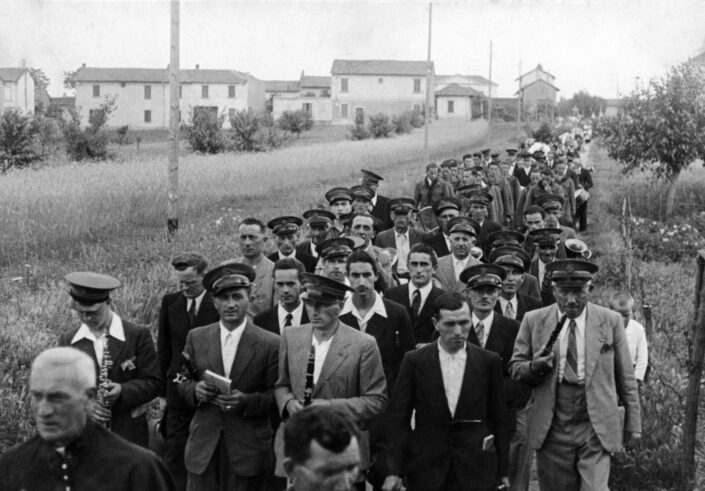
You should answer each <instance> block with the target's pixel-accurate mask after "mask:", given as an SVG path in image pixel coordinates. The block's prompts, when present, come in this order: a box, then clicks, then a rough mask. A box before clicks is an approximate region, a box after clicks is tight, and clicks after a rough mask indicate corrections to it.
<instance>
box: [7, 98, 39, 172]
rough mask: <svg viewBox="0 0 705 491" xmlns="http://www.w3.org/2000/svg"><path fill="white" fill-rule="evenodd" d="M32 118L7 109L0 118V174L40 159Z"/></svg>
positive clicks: (15, 110)
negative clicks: (36, 147)
mask: <svg viewBox="0 0 705 491" xmlns="http://www.w3.org/2000/svg"><path fill="white" fill-rule="evenodd" d="M34 143H35V129H34V127H33V125H32V116H31V115H28V114H22V113H21V112H20V111H19V110H18V109H9V110H7V111H5V112H3V113H2V117H0V173H2V174H4V173H5V172H7V170H9V169H11V168H13V167H16V168H21V167H28V166H30V165H32V164H33V163H34V162H36V161H38V160H40V159H41V155H40V154H39V153H38V152H37V151H36V149H35V145H34Z"/></svg>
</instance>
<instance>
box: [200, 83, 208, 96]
mask: <svg viewBox="0 0 705 491" xmlns="http://www.w3.org/2000/svg"><path fill="white" fill-rule="evenodd" d="M201 99H208V86H207V85H201Z"/></svg>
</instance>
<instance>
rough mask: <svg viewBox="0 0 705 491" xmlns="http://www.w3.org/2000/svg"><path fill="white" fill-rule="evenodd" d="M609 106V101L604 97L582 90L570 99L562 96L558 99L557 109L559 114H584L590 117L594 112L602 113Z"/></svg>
mask: <svg viewBox="0 0 705 491" xmlns="http://www.w3.org/2000/svg"><path fill="white" fill-rule="evenodd" d="M605 108H607V101H606V100H604V99H603V98H602V97H599V96H596V95H590V94H589V93H588V92H586V91H584V90H581V91H579V92H577V93H575V94H573V97H571V98H570V99H565V98H563V97H561V100H560V101H558V105H557V107H556V111H557V112H558V115H559V116H582V117H583V118H590V117H592V115H593V114H600V113H602V112H604V110H605Z"/></svg>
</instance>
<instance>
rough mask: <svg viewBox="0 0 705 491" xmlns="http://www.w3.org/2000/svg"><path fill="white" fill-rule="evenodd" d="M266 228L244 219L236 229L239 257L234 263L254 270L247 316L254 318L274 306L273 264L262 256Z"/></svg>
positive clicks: (250, 219)
mask: <svg viewBox="0 0 705 491" xmlns="http://www.w3.org/2000/svg"><path fill="white" fill-rule="evenodd" d="M265 231H266V228H265V226H264V223H262V222H261V221H260V220H258V219H257V218H245V219H244V220H243V221H242V222H241V223H240V226H239V227H238V229H237V240H238V243H239V244H240V253H241V254H242V256H241V257H239V258H236V259H234V260H233V261H228V262H236V263H244V264H247V265H248V266H250V267H251V268H252V269H254V270H255V275H256V276H255V281H254V282H253V286H252V288H250V289H249V291H250V302H249V304H248V307H247V308H248V309H249V310H248V314H250V316H252V317H254V316H256V315H257V314H259V313H260V312H264V311H265V310H267V309H270V308H272V306H273V305H274V281H273V278H272V269H273V268H274V263H273V262H272V261H270V260H269V259H267V258H266V257H265V255H264V244H265V242H266V241H267V237H266V236H265Z"/></svg>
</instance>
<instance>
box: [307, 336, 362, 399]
mask: <svg viewBox="0 0 705 491" xmlns="http://www.w3.org/2000/svg"><path fill="white" fill-rule="evenodd" d="M348 329H352V327H350V326H348V325H346V324H343V323H342V322H340V324H339V326H338V330H337V331H336V333H335V335H334V336H333V341H331V343H330V348H328V354H327V355H326V359H325V360H323V367H321V374H320V375H319V376H318V382H316V385H315V387H314V389H313V395H314V396H315V395H316V394H317V393H318V392H319V389H320V388H321V387H322V386H323V385H325V383H326V381H327V380H328V379H329V378H330V376H331V375H333V374H334V373H335V371H336V370H337V369H338V367H339V366H340V365H341V364H342V363H343V362H344V361H345V359H346V358H347V357H348V350H347V347H348V346H349V345H350V336H349V335H348Z"/></svg>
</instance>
